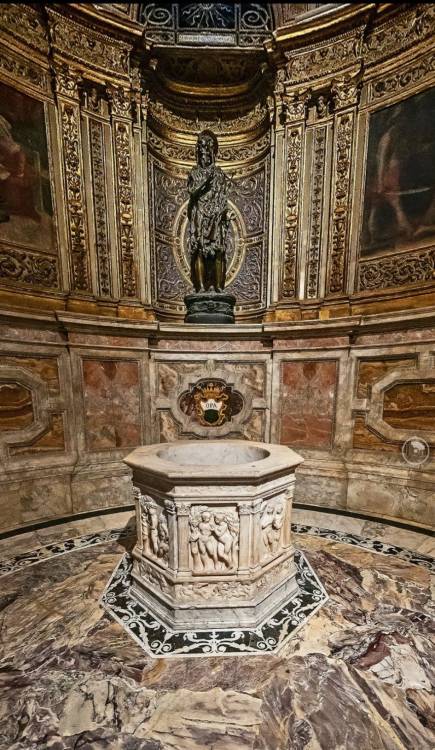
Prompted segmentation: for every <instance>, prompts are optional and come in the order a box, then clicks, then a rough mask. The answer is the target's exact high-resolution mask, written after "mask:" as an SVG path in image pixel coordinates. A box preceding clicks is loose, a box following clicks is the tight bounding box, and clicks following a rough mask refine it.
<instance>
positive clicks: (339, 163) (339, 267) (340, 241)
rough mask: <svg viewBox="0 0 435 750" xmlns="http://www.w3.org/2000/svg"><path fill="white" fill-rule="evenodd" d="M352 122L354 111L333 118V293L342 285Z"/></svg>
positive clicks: (330, 281)
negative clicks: (334, 123)
mask: <svg viewBox="0 0 435 750" xmlns="http://www.w3.org/2000/svg"><path fill="white" fill-rule="evenodd" d="M353 121H354V115H353V112H347V113H346V114H342V115H339V116H338V117H337V118H336V140H335V148H334V165H333V169H334V171H333V198H332V214H331V223H332V233H331V244H332V247H331V257H330V273H329V291H330V292H332V293H337V292H343V291H344V285H345V278H344V272H345V263H346V253H347V239H348V237H347V235H348V224H349V212H350V203H349V202H350V174H351V153H352V137H353Z"/></svg>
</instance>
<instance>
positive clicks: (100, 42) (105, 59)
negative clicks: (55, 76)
mask: <svg viewBox="0 0 435 750" xmlns="http://www.w3.org/2000/svg"><path fill="white" fill-rule="evenodd" d="M49 19H50V20H49V23H50V33H51V38H52V43H53V46H54V48H55V49H56V50H58V51H59V52H60V53H61V54H62V55H66V56H68V57H69V58H72V59H74V60H75V61H77V62H80V63H82V64H83V63H85V64H86V65H88V66H90V67H94V68H99V69H104V70H107V71H110V73H111V74H112V75H113V74H115V75H118V76H127V75H128V71H129V53H130V50H131V45H126V44H125V43H123V42H120V41H118V40H116V39H113V38H111V37H109V36H107V35H105V34H101V33H100V32H98V31H95V29H93V28H89V27H84V26H82V25H81V24H78V23H75V22H74V21H71V20H70V19H68V18H65V17H64V16H61V15H59V14H58V13H56V12H53V11H52V10H51V9H49Z"/></svg>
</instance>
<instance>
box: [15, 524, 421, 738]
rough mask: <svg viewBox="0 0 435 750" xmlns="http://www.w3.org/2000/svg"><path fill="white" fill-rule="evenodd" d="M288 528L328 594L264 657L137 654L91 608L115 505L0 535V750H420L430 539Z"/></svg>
mask: <svg viewBox="0 0 435 750" xmlns="http://www.w3.org/2000/svg"><path fill="white" fill-rule="evenodd" d="M293 521H294V523H295V527H294V541H295V545H296V546H297V547H298V548H299V549H300V550H302V552H303V553H304V554H305V556H306V557H307V559H308V560H309V562H310V564H311V565H312V567H313V568H314V570H315V571H316V572H317V574H318V575H319V578H320V579H321V581H322V583H323V585H324V586H325V588H326V590H327V592H328V594H329V599H328V601H327V602H326V604H325V605H324V606H323V607H322V608H321V609H320V610H319V611H318V612H317V613H316V614H315V615H313V617H312V618H311V619H310V620H309V622H308V623H307V624H306V625H305V627H303V628H302V629H301V630H299V631H298V633H297V634H296V635H295V636H294V637H293V638H292V639H291V640H289V641H288V642H287V643H286V645H285V647H284V649H283V650H282V651H280V652H279V654H278V655H259V656H257V655H245V656H241V655H237V656H226V657H218V656H213V657H201V658H196V659H195V658H193V659H192V658H186V657H173V658H171V659H161V658H160V659H156V658H152V657H150V656H148V655H147V654H146V653H145V652H144V651H143V650H142V649H141V648H140V646H139V645H137V644H136V643H135V641H133V640H132V639H131V638H130V637H129V636H128V635H127V633H126V632H125V631H124V630H123V628H122V627H121V626H120V625H119V624H118V623H116V622H114V621H113V620H112V619H111V618H110V617H109V616H108V614H106V613H105V612H104V610H103V609H102V608H101V606H100V604H99V598H100V596H101V594H102V592H103V590H104V588H105V586H106V584H107V581H108V579H109V578H110V575H111V573H112V572H113V569H114V568H115V566H116V565H117V563H118V562H119V560H120V559H121V557H122V556H123V555H124V554H125V552H126V550H127V551H128V550H129V549H131V546H132V544H133V542H134V519H133V518H132V514H131V512H130V511H127V512H123V513H116V514H112V515H106V516H100V517H97V518H91V519H83V520H77V521H73V522H71V523H69V524H63V525H60V526H52V527H47V528H44V529H42V530H39V531H36V532H27V533H25V534H20V535H19V536H15V537H10V538H8V539H4V540H1V541H0V561H3V566H2V567H1V568H0V575H1V578H0V583H1V585H0V748H1V750H6V749H8V750H33V749H35V750H36V749H38V750H40V749H42V750H64V749H65V750H66V749H67V748H68V750H70V749H71V750H72V749H73V748H74V749H77V750H79V749H80V750H100V749H101V750H103V748H104V749H106V748H107V750H139V749H140V750H287V749H289V750H384V749H385V750H434V748H435V697H434V682H435V648H434V641H435V627H434V623H435V619H434V604H433V598H432V597H431V570H433V569H434V561H433V559H431V556H433V555H434V551H435V550H434V547H435V545H434V539H433V537H432V538H431V537H430V536H427V535H425V534H423V533H420V532H417V531H409V530H405V529H400V528H394V527H392V526H388V525H386V524H383V523H381V522H378V521H376V522H371V521H364V520H360V519H355V518H348V517H344V516H339V515H331V514H327V513H319V512H314V511H305V510H295V512H294V517H293ZM71 540H72V541H71Z"/></svg>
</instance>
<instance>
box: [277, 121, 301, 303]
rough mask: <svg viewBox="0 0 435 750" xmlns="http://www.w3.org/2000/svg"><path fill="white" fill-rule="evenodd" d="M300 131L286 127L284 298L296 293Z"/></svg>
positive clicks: (299, 127)
mask: <svg viewBox="0 0 435 750" xmlns="http://www.w3.org/2000/svg"><path fill="white" fill-rule="evenodd" d="M302 133H303V128H302V125H299V126H298V127H296V126H293V127H288V128H287V195H286V207H285V226H284V232H285V235H284V268H283V275H282V285H281V296H282V297H283V298H284V299H289V298H291V297H294V296H295V294H296V264H297V250H298V240H299V200H300V182H301V164H302Z"/></svg>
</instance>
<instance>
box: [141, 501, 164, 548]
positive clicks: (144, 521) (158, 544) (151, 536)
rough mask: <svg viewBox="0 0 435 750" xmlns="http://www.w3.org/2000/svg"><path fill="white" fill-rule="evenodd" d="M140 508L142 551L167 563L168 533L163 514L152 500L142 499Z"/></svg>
mask: <svg viewBox="0 0 435 750" xmlns="http://www.w3.org/2000/svg"><path fill="white" fill-rule="evenodd" d="M140 507H141V529H142V546H143V551H144V553H145V554H147V555H151V556H153V557H158V558H159V559H161V560H162V561H164V562H166V563H167V561H168V553H169V532H168V524H167V521H166V518H165V514H164V513H165V512H164V510H162V509H160V508H159V506H158V505H157V504H156V503H155V501H154V500H153V499H152V498H149V499H147V498H146V497H142V501H141V506H140Z"/></svg>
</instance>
